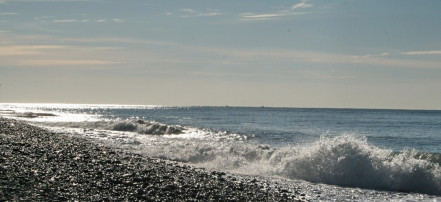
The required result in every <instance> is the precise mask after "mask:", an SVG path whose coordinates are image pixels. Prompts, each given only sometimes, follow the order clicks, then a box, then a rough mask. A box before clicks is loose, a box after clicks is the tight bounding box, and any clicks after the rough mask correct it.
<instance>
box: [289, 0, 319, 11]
mask: <svg viewBox="0 0 441 202" xmlns="http://www.w3.org/2000/svg"><path fill="white" fill-rule="evenodd" d="M307 2H308V0H302V2H300V3H298V4H295V5H293V6H292V7H291V9H293V10H295V9H298V8H310V7H313V6H314V5H312V4H309V3H307Z"/></svg>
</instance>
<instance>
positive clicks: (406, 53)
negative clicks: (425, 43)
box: [400, 50, 441, 55]
mask: <svg viewBox="0 0 441 202" xmlns="http://www.w3.org/2000/svg"><path fill="white" fill-rule="evenodd" d="M400 54H402V55H441V50H432V51H409V52H401V53H400Z"/></svg>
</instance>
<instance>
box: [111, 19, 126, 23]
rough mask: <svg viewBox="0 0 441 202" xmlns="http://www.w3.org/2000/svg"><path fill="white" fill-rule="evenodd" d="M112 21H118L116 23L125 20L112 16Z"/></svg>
mask: <svg viewBox="0 0 441 202" xmlns="http://www.w3.org/2000/svg"><path fill="white" fill-rule="evenodd" d="M112 21H113V22H118V23H121V22H125V20H121V19H119V18H114V19H112Z"/></svg>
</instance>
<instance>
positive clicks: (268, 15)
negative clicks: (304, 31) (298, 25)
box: [240, 0, 314, 21]
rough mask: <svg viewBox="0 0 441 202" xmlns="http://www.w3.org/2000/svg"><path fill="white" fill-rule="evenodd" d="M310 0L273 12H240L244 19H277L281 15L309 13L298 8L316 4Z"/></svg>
mask: <svg viewBox="0 0 441 202" xmlns="http://www.w3.org/2000/svg"><path fill="white" fill-rule="evenodd" d="M307 2H308V0H302V1H301V2H300V3H297V4H294V5H293V6H291V7H290V8H288V9H284V10H278V11H276V12H273V13H261V14H256V13H250V12H249V13H242V14H240V16H241V20H242V21H255V20H276V19H280V18H281V17H285V16H292V15H304V14H308V12H298V11H297V10H298V9H304V8H310V7H313V6H314V5H312V4H310V3H307Z"/></svg>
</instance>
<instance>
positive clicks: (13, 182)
mask: <svg viewBox="0 0 441 202" xmlns="http://www.w3.org/2000/svg"><path fill="white" fill-rule="evenodd" d="M302 196H304V195H302ZM302 196H300V193H293V192H290V191H289V190H283V189H281V188H277V187H274V186H268V184H267V183H266V182H263V181H260V180H256V179H253V178H243V177H240V176H234V175H230V174H227V173H224V172H216V171H206V170H204V169H200V168H194V167H191V166H188V165H184V164H181V163H177V162H172V161H165V160H160V159H155V158H150V157H146V156H141V155H139V154H134V153H130V152H127V151H121V150H118V149H115V148H111V147H107V146H104V145H100V144H98V143H95V142H91V141H89V140H86V139H82V138H76V137H72V136H68V135H63V134H56V133H51V132H49V131H46V130H44V129H41V128H38V127H35V126H31V125H29V124H26V123H25V122H22V121H16V120H9V119H3V118H0V200H6V201H17V200H19V201H22V200H26V201H28V200H32V201H66V200H68V201H74V200H78V201H103V200H104V201H210V200H212V201H292V200H298V199H300V198H301V197H302Z"/></svg>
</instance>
